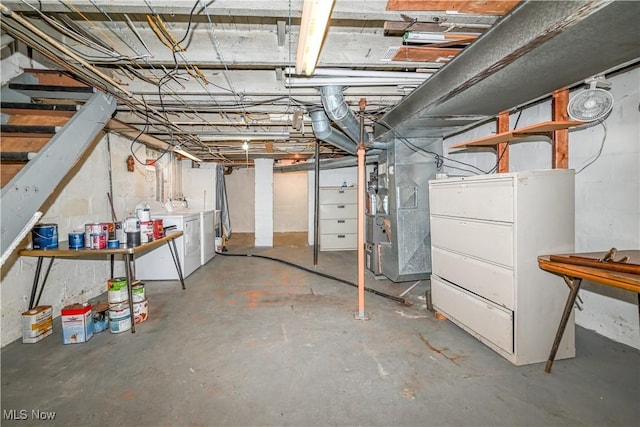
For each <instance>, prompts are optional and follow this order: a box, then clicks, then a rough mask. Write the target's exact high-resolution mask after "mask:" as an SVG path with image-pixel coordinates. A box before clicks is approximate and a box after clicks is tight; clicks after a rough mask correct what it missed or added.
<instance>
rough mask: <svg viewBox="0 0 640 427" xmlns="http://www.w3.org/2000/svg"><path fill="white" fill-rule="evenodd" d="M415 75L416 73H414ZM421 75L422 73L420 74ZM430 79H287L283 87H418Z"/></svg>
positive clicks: (424, 76)
mask: <svg viewBox="0 0 640 427" xmlns="http://www.w3.org/2000/svg"><path fill="white" fill-rule="evenodd" d="M416 74H417V73H416ZM421 74H422V73H421ZM429 77H430V74H423V75H422V76H419V77H405V78H390V79H388V78H382V77H332V76H326V77H325V76H320V77H287V78H286V79H284V87H286V88H291V87H316V86H414V87H417V86H420V85H421V84H422V83H424V81H425V80H426V79H427V78H429Z"/></svg>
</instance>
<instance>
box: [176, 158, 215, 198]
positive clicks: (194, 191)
mask: <svg viewBox="0 0 640 427" xmlns="http://www.w3.org/2000/svg"><path fill="white" fill-rule="evenodd" d="M180 163H181V167H182V192H183V194H184V197H185V199H186V200H187V203H188V205H189V209H200V210H212V209H215V208H216V166H217V165H218V164H217V163H198V165H199V167H195V168H194V167H193V164H192V163H193V162H192V161H191V160H182V161H181V162H180Z"/></svg>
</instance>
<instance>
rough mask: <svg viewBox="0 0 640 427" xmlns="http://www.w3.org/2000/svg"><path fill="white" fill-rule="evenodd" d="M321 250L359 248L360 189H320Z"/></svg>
mask: <svg viewBox="0 0 640 427" xmlns="http://www.w3.org/2000/svg"><path fill="white" fill-rule="evenodd" d="M319 199H320V250H321V251H346V250H355V249H357V247H358V189H357V188H355V187H320V195H319Z"/></svg>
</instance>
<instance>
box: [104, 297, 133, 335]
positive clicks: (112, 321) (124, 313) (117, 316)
mask: <svg viewBox="0 0 640 427" xmlns="http://www.w3.org/2000/svg"><path fill="white" fill-rule="evenodd" d="M109 329H110V330H111V333H112V334H119V333H120V332H124V331H128V330H129V329H131V309H129V302H128V301H125V302H123V303H120V304H111V305H110V306H109Z"/></svg>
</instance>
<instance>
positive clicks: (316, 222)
mask: <svg viewBox="0 0 640 427" xmlns="http://www.w3.org/2000/svg"><path fill="white" fill-rule="evenodd" d="M320 144H321V142H320V140H316V145H315V148H314V157H315V159H316V160H315V162H314V166H313V171H314V198H313V266H314V267H317V266H318V252H319V250H320V242H319V240H320V230H319V228H320Z"/></svg>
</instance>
